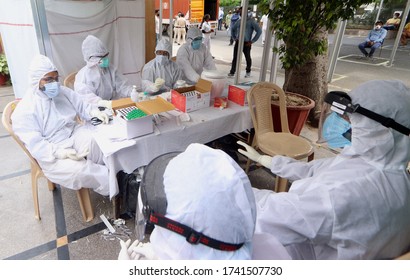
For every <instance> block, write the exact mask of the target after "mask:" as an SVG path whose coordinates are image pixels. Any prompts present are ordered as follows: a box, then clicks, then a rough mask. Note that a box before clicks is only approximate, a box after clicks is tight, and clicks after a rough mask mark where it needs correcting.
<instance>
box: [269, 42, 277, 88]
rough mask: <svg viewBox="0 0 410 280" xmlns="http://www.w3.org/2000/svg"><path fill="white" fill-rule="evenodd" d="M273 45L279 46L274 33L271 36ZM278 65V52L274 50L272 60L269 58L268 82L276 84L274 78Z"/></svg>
mask: <svg viewBox="0 0 410 280" xmlns="http://www.w3.org/2000/svg"><path fill="white" fill-rule="evenodd" d="M273 38H274V39H273V46H274V47H276V48H277V47H278V46H279V41H278V38H277V37H276V35H274V37H273ZM278 65H279V55H278V53H276V52H274V53H272V60H271V66H270V76H269V82H271V83H275V84H276V78H277V76H278Z"/></svg>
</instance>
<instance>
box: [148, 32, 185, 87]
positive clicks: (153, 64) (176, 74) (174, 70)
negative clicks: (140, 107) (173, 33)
mask: <svg viewBox="0 0 410 280" xmlns="http://www.w3.org/2000/svg"><path fill="white" fill-rule="evenodd" d="M155 51H166V52H168V54H169V55H170V56H171V55H172V46H171V43H170V42H169V41H168V40H167V39H165V38H162V39H161V40H160V41H159V42H158V44H157V46H156V47H155ZM156 56H157V58H161V57H162V55H156ZM170 58H171V57H169V58H167V59H166V60H165V58H164V60H163V61H159V60H157V59H155V58H154V59H152V60H151V61H149V62H148V63H147V64H145V66H144V69H143V70H142V90H143V91H146V92H149V93H151V92H156V91H157V89H155V85H154V82H155V80H156V79H157V78H162V79H164V80H165V84H164V85H163V86H162V88H161V89H164V90H166V91H169V90H170V89H172V88H174V87H175V83H176V81H178V80H180V79H182V71H181V69H179V67H178V65H177V64H176V62H174V61H172V60H171V59H170Z"/></svg>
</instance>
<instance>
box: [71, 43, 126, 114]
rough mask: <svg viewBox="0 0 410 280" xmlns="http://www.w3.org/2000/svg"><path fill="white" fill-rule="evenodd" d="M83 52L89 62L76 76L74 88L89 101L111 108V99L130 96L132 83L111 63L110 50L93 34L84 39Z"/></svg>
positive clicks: (85, 59)
mask: <svg viewBox="0 0 410 280" xmlns="http://www.w3.org/2000/svg"><path fill="white" fill-rule="evenodd" d="M82 52H83V57H84V61H85V62H86V63H87V64H86V65H85V66H84V67H83V68H82V69H81V70H80V71H78V73H77V75H76V76H75V82H74V90H75V91H76V92H77V93H79V94H81V95H83V96H84V97H85V98H86V99H87V101H89V102H91V103H96V104H98V106H101V107H106V108H109V109H111V107H112V105H111V100H115V99H120V98H124V97H129V96H130V95H131V91H132V85H130V84H128V81H127V80H126V79H125V78H124V77H123V76H122V75H121V74H120V73H119V72H118V71H117V69H116V68H115V67H114V66H113V65H111V64H110V60H109V57H108V54H109V52H108V50H107V48H106V47H105V46H104V44H103V43H102V42H101V41H100V39H98V38H97V37H95V36H93V35H88V36H87V38H85V40H84V41H83V44H82Z"/></svg>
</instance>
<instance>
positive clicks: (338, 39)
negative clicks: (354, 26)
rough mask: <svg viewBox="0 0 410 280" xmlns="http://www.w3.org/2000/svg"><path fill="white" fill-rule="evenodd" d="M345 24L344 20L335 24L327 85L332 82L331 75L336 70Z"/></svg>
mask: <svg viewBox="0 0 410 280" xmlns="http://www.w3.org/2000/svg"><path fill="white" fill-rule="evenodd" d="M346 24H347V21H346V20H344V21H342V20H340V19H339V22H338V24H337V32H336V37H335V41H334V44H333V51H332V55H331V58H330V63H329V69H328V71H327V82H328V83H330V82H332V79H333V74H334V72H335V69H336V63H337V58H338V56H339V52H340V48H341V46H342V41H343V34H344V33H345V29H346Z"/></svg>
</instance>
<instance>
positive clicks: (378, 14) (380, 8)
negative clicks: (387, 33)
mask: <svg viewBox="0 0 410 280" xmlns="http://www.w3.org/2000/svg"><path fill="white" fill-rule="evenodd" d="M383 1H384V0H381V1H380V6H379V10H378V11H377V16H376V21H375V22H377V21H378V20H379V17H380V11H381V10H382V7H383Z"/></svg>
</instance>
